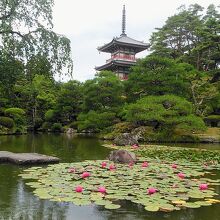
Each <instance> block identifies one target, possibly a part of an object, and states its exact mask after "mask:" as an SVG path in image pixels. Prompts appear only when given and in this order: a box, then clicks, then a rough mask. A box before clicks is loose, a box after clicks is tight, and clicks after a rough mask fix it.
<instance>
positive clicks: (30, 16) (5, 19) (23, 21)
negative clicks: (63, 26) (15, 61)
mask: <svg viewBox="0 0 220 220" xmlns="http://www.w3.org/2000/svg"><path fill="white" fill-rule="evenodd" d="M53 5H54V1H53V0H44V1H42V0H32V1H26V0H1V1H0V39H1V47H0V50H4V51H5V52H7V53H9V54H12V55H13V56H15V57H17V58H19V59H20V60H26V61H27V60H29V59H31V58H32V57H33V56H35V55H41V56H44V57H47V58H48V60H49V62H50V63H52V64H53V69H54V71H58V72H60V73H61V70H62V69H63V67H64V68H67V69H68V70H69V73H71V72H72V61H71V54H70V53H71V49H70V41H69V39H67V38H66V37H64V36H62V35H59V34H56V33H55V32H54V31H53V30H52V28H53V23H52V7H53Z"/></svg>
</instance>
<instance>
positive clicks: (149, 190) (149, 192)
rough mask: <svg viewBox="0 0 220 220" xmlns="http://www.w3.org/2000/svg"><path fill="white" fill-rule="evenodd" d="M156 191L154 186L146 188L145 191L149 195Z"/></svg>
mask: <svg viewBox="0 0 220 220" xmlns="http://www.w3.org/2000/svg"><path fill="white" fill-rule="evenodd" d="M156 192H157V189H155V188H153V187H152V188H149V189H148V190H147V193H148V194H149V195H152V194H154V193H156Z"/></svg>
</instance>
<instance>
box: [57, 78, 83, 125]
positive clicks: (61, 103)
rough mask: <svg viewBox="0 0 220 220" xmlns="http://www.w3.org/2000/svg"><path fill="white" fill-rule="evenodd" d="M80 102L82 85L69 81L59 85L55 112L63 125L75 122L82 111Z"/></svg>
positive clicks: (81, 99)
mask: <svg viewBox="0 0 220 220" xmlns="http://www.w3.org/2000/svg"><path fill="white" fill-rule="evenodd" d="M82 101H83V92H82V83H80V82H78V81H73V80H71V81H69V82H67V83H63V84H61V88H60V91H59V94H58V98H57V105H56V111H57V112H59V114H60V116H61V120H62V122H63V123H64V124H68V123H69V122H70V121H74V120H76V117H77V116H78V114H79V113H80V112H81V110H82V107H81V105H82Z"/></svg>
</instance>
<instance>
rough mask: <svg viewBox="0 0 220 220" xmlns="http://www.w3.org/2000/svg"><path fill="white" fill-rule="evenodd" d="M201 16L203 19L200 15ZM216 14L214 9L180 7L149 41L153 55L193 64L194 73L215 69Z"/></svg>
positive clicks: (217, 50) (219, 15)
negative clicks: (195, 70) (195, 69)
mask: <svg viewBox="0 0 220 220" xmlns="http://www.w3.org/2000/svg"><path fill="white" fill-rule="evenodd" d="M202 14H204V15H202ZM219 19H220V13H219V12H218V11H217V8H216V7H215V6H214V5H210V6H209V7H208V9H207V11H206V13H204V12H203V8H202V7H201V6H200V5H198V4H194V5H190V6H189V8H186V7H185V6H182V7H180V8H179V13H177V14H175V15H173V16H171V17H169V18H168V19H167V21H166V23H165V25H164V26H163V27H162V28H157V31H156V32H154V33H153V35H152V37H151V45H152V46H151V49H152V50H153V54H155V55H159V56H163V57H170V58H173V59H178V60H181V61H184V62H188V63H191V64H193V65H194V66H195V67H196V68H197V69H198V70H206V71H207V70H210V69H218V68H219V67H218V66H219V63H220V59H219V56H220V48H219V42H220V39H219V33H220V23H219Z"/></svg>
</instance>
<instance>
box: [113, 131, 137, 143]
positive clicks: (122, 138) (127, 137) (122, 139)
mask: <svg viewBox="0 0 220 220" xmlns="http://www.w3.org/2000/svg"><path fill="white" fill-rule="evenodd" d="M114 143H115V144H116V145H118V146H125V145H134V144H138V141H137V139H136V137H135V136H133V135H131V134H129V133H123V134H120V135H119V136H117V137H116V138H115V139H114Z"/></svg>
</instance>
